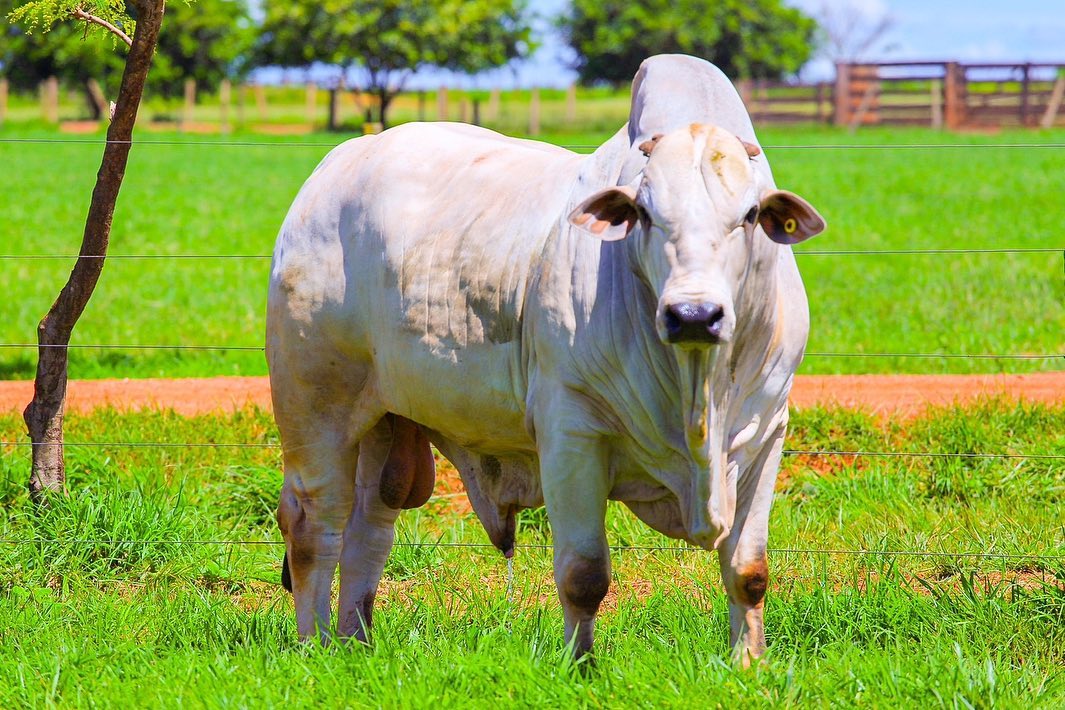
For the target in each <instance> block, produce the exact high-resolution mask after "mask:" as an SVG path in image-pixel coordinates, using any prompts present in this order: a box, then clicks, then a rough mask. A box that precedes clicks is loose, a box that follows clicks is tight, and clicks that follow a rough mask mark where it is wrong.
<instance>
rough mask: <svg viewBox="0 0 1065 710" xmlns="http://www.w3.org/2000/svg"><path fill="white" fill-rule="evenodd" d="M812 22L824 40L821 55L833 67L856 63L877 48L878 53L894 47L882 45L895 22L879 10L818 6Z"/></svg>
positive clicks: (829, 4) (847, 5) (846, 5)
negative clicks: (842, 63) (839, 64)
mask: <svg viewBox="0 0 1065 710" xmlns="http://www.w3.org/2000/svg"><path fill="white" fill-rule="evenodd" d="M814 18H815V19H816V20H817V24H818V26H819V28H820V32H821V35H822V37H823V38H824V41H823V42H822V45H821V51H822V54H823V55H824V56H825V57H827V58H828V59H829V60H831V61H832V62H834V63H838V62H849V63H854V62H860V61H862V60H864V59H866V58H867V57H868V56H869V54H870V52H872V50H874V49H876V48H878V45H881V46H879V48H880V49H881V51H890V50H892V49H894V45H890V44H888V45H882V42H883V40H884V35H886V34H887V33H888V32H890V31H891V29H892V28H893V27H894V26H895V18H893V17H892V16H891V15H889V14H888V13H887V11H886V10H884V9H883V8H880V7H879V6H876V7H869V6H861V5H855V4H853V3H846V2H822V3H821V8H820V10H818V12H817V13H816V14H815V15H814Z"/></svg>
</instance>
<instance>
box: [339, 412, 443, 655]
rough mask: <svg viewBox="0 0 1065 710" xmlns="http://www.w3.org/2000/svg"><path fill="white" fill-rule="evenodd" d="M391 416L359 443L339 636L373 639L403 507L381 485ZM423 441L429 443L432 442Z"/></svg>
mask: <svg viewBox="0 0 1065 710" xmlns="http://www.w3.org/2000/svg"><path fill="white" fill-rule="evenodd" d="M392 420H393V417H385V418H384V419H382V420H381V421H380V422H378V423H377V425H376V426H374V428H373V429H371V430H370V432H369V433H368V434H367V435H366V436H364V437H363V439H362V441H361V442H360V445H359V468H358V475H357V478H356V488H355V505H354V507H353V508H352V510H351V517H350V519H349V520H348V524H347V527H346V528H345V529H344V549H343V552H342V555H341V560H340V614H339V617H338V621H337V635H338V636H341V637H344V638H348V637H352V636H354V637H355V638H357V639H358V640H360V641H363V642H366V641H368V640H369V632H370V624H371V623H372V617H373V603H374V597H375V596H376V594H377V585H378V584H379V583H380V581H381V574H382V573H383V572H384V568H385V562H386V561H387V560H388V553H389V552H390V551H391V549H392V542H393V540H394V538H395V523H396V518H397V517H398V515H399V511H400V506H398V505H397V506H395V507H391V506H389V505H387V504H386V503H385V501H384V498H383V497H382V489H381V478H382V471H383V470H384V469H385V467H386V465H387V464H388V463H389V458H390V457H389V454H390V452H391V449H392V446H393V442H394V436H393V422H392ZM425 445H426V448H428V441H426V444H425ZM431 455H432V454H431V453H430V456H431ZM384 497H385V498H387V497H388V496H387V495H385V496H384Z"/></svg>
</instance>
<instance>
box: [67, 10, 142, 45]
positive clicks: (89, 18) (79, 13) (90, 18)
mask: <svg viewBox="0 0 1065 710" xmlns="http://www.w3.org/2000/svg"><path fill="white" fill-rule="evenodd" d="M70 14H71V15H72V16H74V17H76V18H78V19H79V20H84V21H85V22H91V23H92V24H94V25H99V26H100V27H103V28H104V29H105V30H108V31H109V32H111V34H113V35H115V36H116V37H118V38H119V39H120V40H122V41H123V42H125V43H126V46H127V47H132V46H133V39H132V38H131V37H130V36H129V35H128V34H126V33H125V32H123V31H122V30H120V29H119V28H118V27H116V26H115V25H112V24H111V23H110V22H108V21H107V20H105V19H104V18H102V17H97V16H96V15H90V14H89V13H87V12H85V11H84V10H73V11H72V12H71V13H70Z"/></svg>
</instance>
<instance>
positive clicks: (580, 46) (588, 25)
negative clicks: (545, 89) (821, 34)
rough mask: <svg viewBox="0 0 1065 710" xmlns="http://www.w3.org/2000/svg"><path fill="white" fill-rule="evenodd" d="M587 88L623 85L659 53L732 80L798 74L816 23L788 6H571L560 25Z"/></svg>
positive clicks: (710, 2) (722, 1)
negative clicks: (713, 68)
mask: <svg viewBox="0 0 1065 710" xmlns="http://www.w3.org/2000/svg"><path fill="white" fill-rule="evenodd" d="M558 26H559V29H560V30H561V31H562V35H563V37H564V39H565V41H566V43H567V44H568V45H569V46H570V48H572V49H573V51H574V52H575V54H576V60H575V61H574V64H573V68H574V69H576V70H577V72H578V74H579V76H580V80H581V82H583V83H597V82H606V83H610V84H615V85H617V84H621V83H624V82H628V81H630V80H631V79H632V77H633V75H634V74H635V73H636V70H637V69H638V68H639V66H640V62H642V61H643V60H644V59H646V58H647V57H649V56H651V55H653V54H661V53H665V52H680V53H684V54H691V55H694V56H697V57H702V58H703V59H707V60H709V61H711V62H713V63H714V64H716V65H717V66H718V67H720V68H721V70H722V71H724V72H725V73H726V74H728V75H729V76H731V77H733V78H779V77H782V76H785V75H788V74H793V73H795V72H797V71H798V70H799V68H800V67H802V65H803V64H804V63H806V61H807V60H808V59H809V58H810V55H811V53H812V52H813V50H814V48H815V40H816V31H817V24H816V22H815V21H814V20H813V19H811V18H809V17H807V16H806V15H805V14H803V13H802V12H801V11H800V10H797V9H795V8H791V7H786V6H785V5H784V4H783V1H782V0H624V1H620V0H572V4H571V8H570V11H569V12H568V13H567V14H564V15H562V16H561V17H560V18H559V20H558Z"/></svg>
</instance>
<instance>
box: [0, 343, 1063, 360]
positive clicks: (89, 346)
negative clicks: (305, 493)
mask: <svg viewBox="0 0 1065 710" xmlns="http://www.w3.org/2000/svg"><path fill="white" fill-rule="evenodd" d="M4 348H7V349H12V348H30V349H33V348H61V349H69V350H221V351H226V350H232V351H238V352H241V351H243V352H265V351H266V347H265V346H263V345H198V344H197V345H186V344H183V343H174V344H170V345H159V344H141V343H106V344H105V343H69V344H66V345H63V344H58V343H0V349H4ZM805 357H808V358H809V357H825V358H833V357H843V358H902V359H922V358H923V359H928V358H932V359H940V358H947V359H970V360H1058V359H1062V360H1065V353H1049V354H1041V355H1039V354H1027V353H1025V354H1016V353H1002V354H993V353H861V352H859V353H833V352H808V353H806V354H805Z"/></svg>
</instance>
